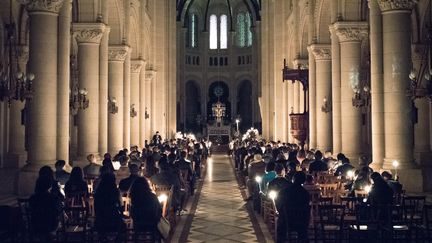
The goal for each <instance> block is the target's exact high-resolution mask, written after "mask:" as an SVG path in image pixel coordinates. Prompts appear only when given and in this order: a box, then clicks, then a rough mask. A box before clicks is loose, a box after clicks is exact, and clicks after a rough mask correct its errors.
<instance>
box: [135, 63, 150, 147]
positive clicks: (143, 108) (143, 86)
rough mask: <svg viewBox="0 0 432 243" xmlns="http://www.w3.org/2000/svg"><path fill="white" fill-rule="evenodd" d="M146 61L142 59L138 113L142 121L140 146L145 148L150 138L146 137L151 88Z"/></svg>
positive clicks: (140, 124)
mask: <svg viewBox="0 0 432 243" xmlns="http://www.w3.org/2000/svg"><path fill="white" fill-rule="evenodd" d="M145 69H146V61H142V67H141V71H140V74H139V87H140V90H139V103H140V112H139V113H138V116H139V117H140V123H139V133H140V135H139V146H140V148H143V147H144V145H145V143H144V142H145V140H146V139H149V138H147V137H146V129H148V128H147V126H146V122H147V118H146V117H147V115H148V111H147V109H148V108H147V106H148V105H147V103H146V99H147V96H146V94H147V93H146V92H147V90H148V89H149V87H148V85H147V82H146V70H145Z"/></svg>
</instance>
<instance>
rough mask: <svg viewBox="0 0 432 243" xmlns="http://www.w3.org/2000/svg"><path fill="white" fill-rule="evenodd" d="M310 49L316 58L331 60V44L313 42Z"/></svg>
mask: <svg viewBox="0 0 432 243" xmlns="http://www.w3.org/2000/svg"><path fill="white" fill-rule="evenodd" d="M309 50H310V52H312V54H313V55H314V56H315V58H316V60H331V45H330V44H313V45H310V48H309ZM309 55H310V54H309Z"/></svg>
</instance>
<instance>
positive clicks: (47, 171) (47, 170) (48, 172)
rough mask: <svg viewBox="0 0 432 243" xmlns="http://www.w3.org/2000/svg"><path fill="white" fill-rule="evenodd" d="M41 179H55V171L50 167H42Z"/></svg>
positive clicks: (40, 171) (40, 170)
mask: <svg viewBox="0 0 432 243" xmlns="http://www.w3.org/2000/svg"><path fill="white" fill-rule="evenodd" d="M39 177H48V178H51V179H53V178H54V171H53V169H52V168H51V167H49V166H48V165H45V166H42V167H41V168H40V169H39Z"/></svg>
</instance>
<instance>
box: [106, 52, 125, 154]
mask: <svg viewBox="0 0 432 243" xmlns="http://www.w3.org/2000/svg"><path fill="white" fill-rule="evenodd" d="M128 49H129V47H127V46H122V45H119V46H109V53H108V58H109V62H108V97H109V98H110V99H116V101H117V102H116V103H117V104H116V105H117V107H118V112H117V113H115V114H113V113H109V114H108V151H109V153H111V155H115V154H117V152H118V151H119V150H120V149H123V145H124V143H123V132H124V126H123V122H124V120H123V115H124V97H123V96H124V91H123V78H124V61H125V59H126V57H127V55H128V51H129V50H128Z"/></svg>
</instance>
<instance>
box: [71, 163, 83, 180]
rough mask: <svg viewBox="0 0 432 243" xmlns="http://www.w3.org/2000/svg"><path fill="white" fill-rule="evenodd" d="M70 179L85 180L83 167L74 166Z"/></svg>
mask: <svg viewBox="0 0 432 243" xmlns="http://www.w3.org/2000/svg"><path fill="white" fill-rule="evenodd" d="M70 180H72V181H80V180H83V172H82V169H81V167H78V166H75V167H73V168H72V171H71V174H70Z"/></svg>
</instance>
